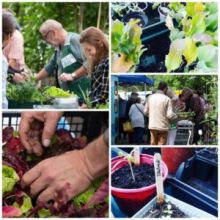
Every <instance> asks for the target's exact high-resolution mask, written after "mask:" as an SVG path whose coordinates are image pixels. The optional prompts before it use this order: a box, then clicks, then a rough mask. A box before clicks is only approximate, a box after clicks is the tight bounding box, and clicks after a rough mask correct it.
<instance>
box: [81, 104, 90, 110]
mask: <svg viewBox="0 0 220 220" xmlns="http://www.w3.org/2000/svg"><path fill="white" fill-rule="evenodd" d="M80 108H81V109H87V108H88V106H87V105H86V104H84V103H83V104H82V105H81V106H80Z"/></svg>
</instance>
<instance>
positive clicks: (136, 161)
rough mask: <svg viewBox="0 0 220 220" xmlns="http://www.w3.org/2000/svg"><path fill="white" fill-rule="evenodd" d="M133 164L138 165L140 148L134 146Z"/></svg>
mask: <svg viewBox="0 0 220 220" xmlns="http://www.w3.org/2000/svg"><path fill="white" fill-rule="evenodd" d="M134 164H135V165H140V148H139V147H134Z"/></svg>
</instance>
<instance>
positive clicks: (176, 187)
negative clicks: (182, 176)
mask: <svg viewBox="0 0 220 220" xmlns="http://www.w3.org/2000/svg"><path fill="white" fill-rule="evenodd" d="M165 193H166V194H168V195H171V196H173V197H175V198H177V199H179V200H181V201H183V202H186V203H187V204H189V205H192V206H194V207H196V208H198V209H201V210H203V211H205V212H208V213H209V214H211V215H214V216H218V201H217V200H216V199H214V198H213V197H210V196H208V195H207V194H204V193H202V192H201V191H199V190H198V189H195V188H193V187H192V186H190V185H188V184H186V183H184V182H182V181H180V180H178V179H176V178H171V177H170V178H168V179H167V180H166V182H165ZM215 196H217V195H215Z"/></svg>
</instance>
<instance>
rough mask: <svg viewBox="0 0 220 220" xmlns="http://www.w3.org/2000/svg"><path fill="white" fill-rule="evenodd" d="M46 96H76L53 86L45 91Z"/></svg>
mask: <svg viewBox="0 0 220 220" xmlns="http://www.w3.org/2000/svg"><path fill="white" fill-rule="evenodd" d="M44 94H45V95H46V96H47V97H60V98H61V97H64V98H65V97H73V96H74V94H73V93H70V92H69V91H64V90H63V89H60V88H57V87H56V86H51V87H48V88H46V89H45V91H44Z"/></svg>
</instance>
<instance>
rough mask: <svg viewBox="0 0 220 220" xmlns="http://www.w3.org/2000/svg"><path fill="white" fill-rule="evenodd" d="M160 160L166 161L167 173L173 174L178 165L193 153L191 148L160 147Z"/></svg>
mask: <svg viewBox="0 0 220 220" xmlns="http://www.w3.org/2000/svg"><path fill="white" fill-rule="evenodd" d="M161 154H162V160H163V161H164V162H165V163H166V165H167V167H168V170H169V173H170V174H175V173H176V171H177V169H178V167H179V165H180V164H181V163H182V162H184V161H185V160H187V159H188V158H190V157H191V156H192V155H193V149H192V148H173V147H172V148H171V147H170V148H162V149H161Z"/></svg>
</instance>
